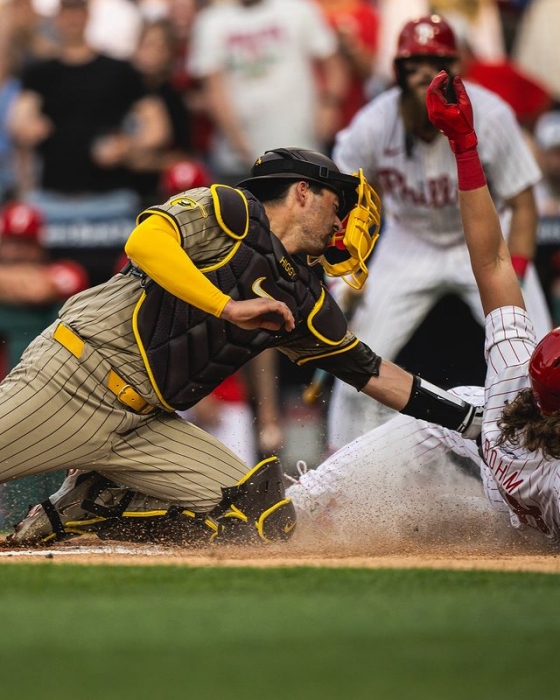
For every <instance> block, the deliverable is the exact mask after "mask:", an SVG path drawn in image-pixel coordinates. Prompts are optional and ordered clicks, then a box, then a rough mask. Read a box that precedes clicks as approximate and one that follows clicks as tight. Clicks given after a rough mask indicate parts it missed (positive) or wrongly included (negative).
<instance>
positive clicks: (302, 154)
mask: <svg viewBox="0 0 560 700" xmlns="http://www.w3.org/2000/svg"><path fill="white" fill-rule="evenodd" d="M277 180H307V181H309V182H316V183H318V184H319V185H322V186H323V187H327V188H328V189H330V190H332V191H333V192H336V194H337V195H338V198H339V200H340V207H339V214H338V215H339V217H340V219H343V218H344V217H345V216H346V215H347V214H348V213H349V212H350V211H351V210H352V209H353V208H354V206H355V205H356V203H357V201H358V193H357V188H358V185H359V184H360V180H359V178H358V177H356V176H355V175H345V174H344V173H341V172H340V170H339V169H338V168H337V166H336V165H335V163H334V162H333V161H332V160H331V159H330V158H328V157H327V156H325V155H323V154H322V153H319V152H317V151H311V150H309V149H305V148H275V149H274V150H273V151H266V152H265V154H264V155H262V156H260V157H259V158H257V160H256V162H255V164H254V165H253V167H252V168H251V177H250V178H247V179H246V180H242V181H241V182H238V183H237V187H244V188H245V189H246V190H249V192H252V193H253V194H254V195H255V196H256V197H260V196H261V195H262V194H263V193H265V192H266V191H267V189H268V186H269V185H270V184H271V183H272V182H274V181H277Z"/></svg>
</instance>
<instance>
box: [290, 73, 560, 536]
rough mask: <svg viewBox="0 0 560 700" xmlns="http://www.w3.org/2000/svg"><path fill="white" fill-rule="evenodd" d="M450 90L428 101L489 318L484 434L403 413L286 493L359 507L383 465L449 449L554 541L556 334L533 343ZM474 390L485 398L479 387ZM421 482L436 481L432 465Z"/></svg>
mask: <svg viewBox="0 0 560 700" xmlns="http://www.w3.org/2000/svg"><path fill="white" fill-rule="evenodd" d="M447 84H448V77H447V74H446V73H445V72H443V71H442V72H440V73H439V74H438V75H437V76H436V77H435V78H434V79H433V81H432V83H431V84H430V87H429V90H428V93H427V105H428V113H429V116H430V119H431V121H432V122H433V124H434V125H435V126H436V127H437V128H438V129H441V131H442V132H443V133H444V134H445V135H446V136H447V138H448V139H449V143H450V145H451V149H452V152H453V156H454V159H455V161H456V169H457V178H458V188H459V207H460V211H461V218H462V222H463V227H464V232H465V238H466V243H467V248H468V252H469V257H470V262H471V265H472V270H473V273H474V276H475V279H476V282H477V286H478V289H479V293H480V299H481V302H482V307H483V310H484V313H485V315H486V321H485V336H486V348H485V351H486V360H487V365H488V371H487V376H486V381H485V386H484V397H483V398H484V406H485V408H484V415H483V423H482V434H481V438H480V440H479V441H477V442H478V445H477V443H475V442H474V441H471V440H464V439H463V438H462V437H461V436H459V435H458V434H457V433H453V432H451V431H448V430H445V429H443V428H441V427H439V426H434V425H430V424H428V423H425V422H423V421H415V420H413V419H410V418H408V417H407V416H398V417H396V418H395V419H393V420H391V421H389V422H388V423H386V424H384V425H382V426H381V427H379V428H377V429H375V430H373V431H371V432H370V433H369V434H367V435H365V436H363V437H361V438H358V439H357V440H356V441H354V442H353V443H351V444H350V445H348V446H347V447H345V448H343V449H342V450H340V451H339V452H338V453H336V454H335V455H333V456H332V457H331V458H330V459H329V460H328V461H327V462H326V463H324V464H323V465H321V467H319V468H318V469H317V470H316V471H315V472H309V473H308V474H306V475H304V476H302V478H301V479H300V480H299V483H298V484H297V485H295V486H293V487H290V489H288V495H289V497H291V498H292V500H293V502H294V504H295V506H296V510H297V511H300V512H305V513H308V514H309V516H310V517H312V518H318V517H321V515H323V516H324V514H325V512H327V513H328V512H329V510H332V509H333V508H334V509H336V508H337V507H339V501H338V497H339V495H341V496H342V497H343V498H346V499H348V500H349V501H352V498H353V496H356V498H357V499H358V501H357V506H356V504H355V507H357V508H359V507H360V504H363V503H364V494H367V493H371V494H374V493H375V489H376V486H377V478H379V477H380V476H382V471H383V468H386V469H391V468H392V469H395V468H398V465H399V464H400V466H401V468H404V469H406V465H407V464H414V465H415V466H416V467H417V466H418V465H419V464H420V465H427V464H428V463H431V462H433V460H434V457H435V456H437V455H438V454H442V453H445V452H447V451H449V450H453V451H454V452H457V453H458V454H461V455H463V456H471V457H473V458H474V459H477V460H478V462H479V464H480V470H481V474H482V481H483V485H484V489H485V491H486V494H487V496H488V497H489V499H490V501H491V503H492V504H493V505H495V506H496V508H497V509H499V510H502V511H505V512H507V513H508V514H509V517H510V521H511V524H512V525H513V526H514V527H515V528H517V529H518V530H521V531H525V532H527V533H533V534H536V535H537V536H538V535H540V536H544V537H545V538H548V539H549V540H554V541H557V540H558V539H559V538H560V509H559V507H558V506H559V504H558V491H559V488H560V330H559V329H554V330H552V331H550V332H549V333H548V334H546V335H545V336H544V338H542V340H541V341H540V342H539V343H538V344H537V342H536V339H535V332H534V329H533V325H532V323H531V320H530V318H529V316H528V314H527V311H526V310H525V303H524V300H523V295H522V292H521V289H520V286H519V282H518V278H517V274H516V270H515V269H514V267H513V265H512V260H511V256H510V254H509V251H508V247H507V244H506V241H505V239H504V237H503V235H502V233H501V229H500V223H499V219H498V215H497V212H496V209H495V207H494V204H493V201H492V199H491V197H490V193H489V190H488V187H487V185H486V177H485V174H484V170H483V167H482V163H481V159H480V157H479V152H478V141H477V135H476V133H475V130H474V124H475V121H474V118H473V107H472V105H471V101H470V99H469V95H468V94H467V91H466V89H465V86H464V85H463V83H462V81H461V79H460V78H458V77H455V78H454V80H453V84H454V87H455V91H456V94H457V104H451V103H450V102H448V100H447V98H446V96H445V88H446V85H447ZM465 391H466V389H465V388H463V389H462V392H463V394H464V392H465ZM478 393H479V399H482V391H481V392H478ZM473 397H474V400H476V397H475V396H474V395H473V394H471V398H473ZM479 445H480V448H479ZM479 449H480V454H481V457H478V451H479ZM380 469H381V472H380ZM424 478H425V479H427V480H429V479H430V470H429V469H426V470H425V471H424ZM360 514H361V519H362V520H363V519H367V518H368V517H370V516H371V517H375V516H376V513H374V512H372V513H370V512H368V511H367V510H365V511H364V510H362V511H361V512H360Z"/></svg>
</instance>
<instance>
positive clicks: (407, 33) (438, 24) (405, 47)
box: [395, 15, 458, 61]
mask: <svg viewBox="0 0 560 700" xmlns="http://www.w3.org/2000/svg"><path fill="white" fill-rule="evenodd" d="M414 56H436V57H439V58H450V59H455V58H457V57H458V51H457V42H456V40H455V34H454V33H453V30H452V29H451V27H450V26H449V24H447V22H446V21H445V20H444V19H443V18H442V17H440V16H439V15H426V16H424V17H419V18H418V19H413V20H411V21H410V22H407V23H406V24H405V25H404V27H403V28H402V30H401V33H400V34H399V38H398V41H397V53H396V55H395V61H398V60H400V59H402V58H412V57H414Z"/></svg>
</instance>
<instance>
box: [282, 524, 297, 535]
mask: <svg viewBox="0 0 560 700" xmlns="http://www.w3.org/2000/svg"><path fill="white" fill-rule="evenodd" d="M295 526H296V524H295V523H290V524H289V525H284V527H283V528H282V529H283V530H284V532H285V533H286V534H288V532H291V531H292V530H293V529H294V527H295Z"/></svg>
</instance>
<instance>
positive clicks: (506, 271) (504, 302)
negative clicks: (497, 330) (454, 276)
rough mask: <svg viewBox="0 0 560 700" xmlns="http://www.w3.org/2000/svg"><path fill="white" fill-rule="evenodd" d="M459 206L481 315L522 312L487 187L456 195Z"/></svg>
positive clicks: (519, 291) (514, 279)
mask: <svg viewBox="0 0 560 700" xmlns="http://www.w3.org/2000/svg"><path fill="white" fill-rule="evenodd" d="M459 206H460V209H461V218H462V221H463V229H464V232H465V239H466V242H467V247H468V250H469V255H470V258H471V267H472V270H473V274H474V276H475V279H476V283H477V285H478V291H479V294H480V300H481V302H482V308H483V310H484V313H485V314H488V313H490V311H492V310H493V309H496V308H498V307H500V306H508V305H513V306H519V307H520V308H525V304H524V301H523V295H522V293H521V288H520V286H519V281H518V279H517V275H516V273H515V270H514V269H513V267H512V265H511V259H510V255H509V251H508V247H507V244H506V241H505V239H504V237H503V235H502V231H501V228H500V222H499V219H498V215H497V213H496V209H495V207H494V202H493V201H492V198H491V196H490V193H489V191H488V187H486V186H485V187H482V188H480V189H477V190H468V191H466V192H463V191H460V192H459Z"/></svg>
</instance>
